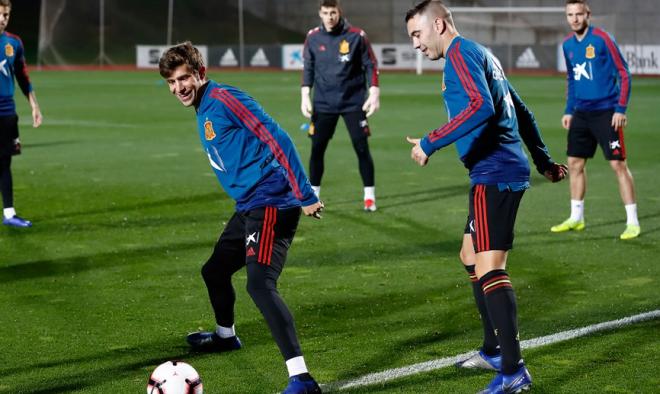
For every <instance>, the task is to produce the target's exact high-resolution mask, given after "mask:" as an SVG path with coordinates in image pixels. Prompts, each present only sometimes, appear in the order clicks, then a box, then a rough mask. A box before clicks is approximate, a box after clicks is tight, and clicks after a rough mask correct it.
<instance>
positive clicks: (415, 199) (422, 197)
mask: <svg viewBox="0 0 660 394" xmlns="http://www.w3.org/2000/svg"><path fill="white" fill-rule="evenodd" d="M469 192H470V185H469V184H468V183H467V181H466V183H465V184H460V185H449V186H443V187H436V188H432V189H423V190H415V191H406V192H400V193H387V194H379V195H378V196H377V197H378V209H381V210H383V209H389V208H393V207H396V206H400V205H405V206H409V205H415V204H418V203H423V202H429V201H434V200H440V199H442V198H449V197H455V196H460V195H465V198H466V200H465V201H466V208H465V209H466V211H467V196H468V193H469ZM399 199H404V200H403V201H397V200H399ZM355 203H356V201H355V199H352V198H351V199H339V200H334V199H333V200H332V202H331V204H332V205H333V206H343V205H347V204H355Z"/></svg>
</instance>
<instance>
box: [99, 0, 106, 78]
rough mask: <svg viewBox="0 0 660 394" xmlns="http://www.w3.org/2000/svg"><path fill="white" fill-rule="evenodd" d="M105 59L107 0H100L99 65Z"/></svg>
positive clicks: (101, 64)
mask: <svg viewBox="0 0 660 394" xmlns="http://www.w3.org/2000/svg"><path fill="white" fill-rule="evenodd" d="M104 60H105V0H99V66H103V61H104Z"/></svg>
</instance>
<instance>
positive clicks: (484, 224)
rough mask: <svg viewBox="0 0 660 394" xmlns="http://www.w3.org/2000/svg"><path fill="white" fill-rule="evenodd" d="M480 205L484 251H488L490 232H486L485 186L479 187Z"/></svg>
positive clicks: (486, 207)
mask: <svg viewBox="0 0 660 394" xmlns="http://www.w3.org/2000/svg"><path fill="white" fill-rule="evenodd" d="M481 205H482V211H483V213H482V214H483V225H482V227H483V234H484V249H483V250H490V232H489V231H488V204H487V203H486V185H481Z"/></svg>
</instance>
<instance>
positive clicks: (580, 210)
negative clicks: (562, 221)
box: [571, 200, 584, 222]
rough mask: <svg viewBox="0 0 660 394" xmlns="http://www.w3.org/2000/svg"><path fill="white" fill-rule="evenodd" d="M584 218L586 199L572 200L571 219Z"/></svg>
mask: <svg viewBox="0 0 660 394" xmlns="http://www.w3.org/2000/svg"><path fill="white" fill-rule="evenodd" d="M582 219H584V200H571V220H573V221H576V222H578V221H580V220H582Z"/></svg>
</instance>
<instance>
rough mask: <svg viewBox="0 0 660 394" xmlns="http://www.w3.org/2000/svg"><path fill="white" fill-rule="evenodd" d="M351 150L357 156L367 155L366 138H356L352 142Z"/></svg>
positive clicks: (367, 144)
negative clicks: (353, 150)
mask: <svg viewBox="0 0 660 394" xmlns="http://www.w3.org/2000/svg"><path fill="white" fill-rule="evenodd" d="M353 149H355V153H357V154H358V156H360V155H363V156H366V155H368V154H369V143H368V142H367V139H366V138H356V139H354V140H353Z"/></svg>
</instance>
